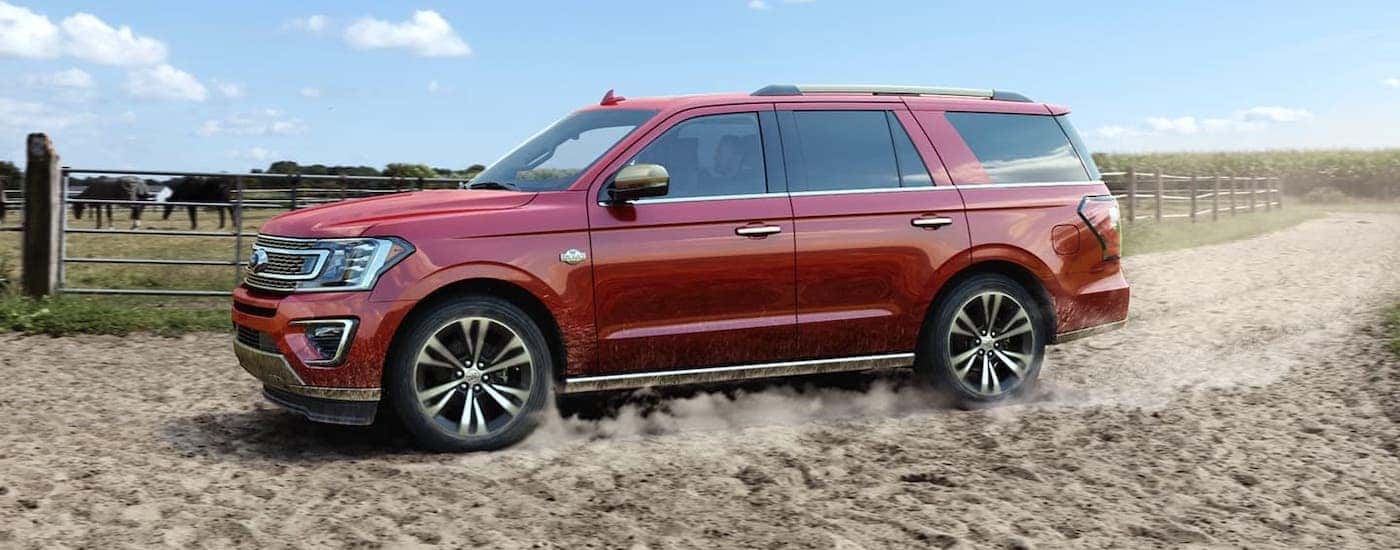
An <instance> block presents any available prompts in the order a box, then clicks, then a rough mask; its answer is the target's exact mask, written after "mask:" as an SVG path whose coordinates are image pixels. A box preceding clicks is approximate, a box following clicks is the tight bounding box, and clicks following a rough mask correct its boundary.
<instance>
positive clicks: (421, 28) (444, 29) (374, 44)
mask: <svg viewBox="0 0 1400 550" xmlns="http://www.w3.org/2000/svg"><path fill="white" fill-rule="evenodd" d="M345 42H346V43H347V44H349V45H350V47H352V48H355V49H358V50H375V49H384V48H403V49H407V50H410V51H412V52H413V53H415V54H417V55H420V56H423V57H452V56H462V55H470V54H471V53H472V50H471V47H469V46H467V43H466V42H464V41H463V40H462V38H461V37H460V36H457V31H454V30H452V24H450V23H448V22H447V20H446V19H443V17H442V16H441V15H438V13H437V12H435V11H430V10H422V11H416V12H414V13H413V18H412V19H409V20H407V21H402V22H399V23H393V22H389V21H383V20H380V19H374V18H372V17H364V18H361V19H360V20H358V21H355V22H354V23H352V24H351V25H350V26H349V27H346V29H345Z"/></svg>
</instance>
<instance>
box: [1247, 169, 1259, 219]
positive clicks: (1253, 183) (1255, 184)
mask: <svg viewBox="0 0 1400 550" xmlns="http://www.w3.org/2000/svg"><path fill="white" fill-rule="evenodd" d="M1258 194H1259V180H1257V179H1254V178H1253V177H1251V178H1249V213H1250V214H1253V213H1254V196H1255V195H1258Z"/></svg>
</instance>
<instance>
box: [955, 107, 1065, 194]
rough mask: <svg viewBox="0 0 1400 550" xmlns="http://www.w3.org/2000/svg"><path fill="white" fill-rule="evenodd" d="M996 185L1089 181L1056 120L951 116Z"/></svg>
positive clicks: (996, 115) (957, 114)
mask: <svg viewBox="0 0 1400 550" xmlns="http://www.w3.org/2000/svg"><path fill="white" fill-rule="evenodd" d="M946 116H947V117H948V122H949V123H951V124H952V125H953V128H955V129H957V131H958V134H960V135H962V139H963V142H965V143H967V146H968V148H969V149H971V150H972V154H973V155H974V156H976V157H977V160H978V161H979V162H981V163H982V170H983V171H985V172H986V173H987V177H989V178H991V182H992V183H1039V182H1061V181H1089V174H1088V172H1086V171H1085V170H1084V164H1083V163H1081V162H1080V161H1079V157H1078V156H1077V155H1076V154H1075V150H1074V146H1073V145H1071V144H1070V141H1069V138H1068V137H1066V136H1065V132H1064V130H1062V129H1061V128H1060V124H1059V123H1058V122H1057V121H1056V120H1055V117H1052V116H1049V115H1045V116H1041V115H1016V114H1003V113H947V115H946Z"/></svg>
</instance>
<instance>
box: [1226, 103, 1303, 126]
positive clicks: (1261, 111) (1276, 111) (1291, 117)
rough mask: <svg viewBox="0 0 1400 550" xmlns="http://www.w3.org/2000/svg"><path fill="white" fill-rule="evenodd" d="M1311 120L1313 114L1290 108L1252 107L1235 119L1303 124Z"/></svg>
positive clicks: (1236, 115) (1240, 112) (1237, 114)
mask: <svg viewBox="0 0 1400 550" xmlns="http://www.w3.org/2000/svg"><path fill="white" fill-rule="evenodd" d="M1310 118H1312V113H1310V112H1308V111H1307V110H1305V109H1290V108H1288V107H1272V106H1261V107H1250V108H1248V109H1245V110H1243V111H1239V112H1237V113H1235V119H1236V120H1240V121H1243V122H1301V121H1304V120H1308V119H1310Z"/></svg>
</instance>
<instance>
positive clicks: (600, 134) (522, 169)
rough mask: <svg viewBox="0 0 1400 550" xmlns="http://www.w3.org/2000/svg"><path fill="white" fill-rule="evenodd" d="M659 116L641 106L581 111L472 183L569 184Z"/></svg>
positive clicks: (540, 187) (552, 187)
mask: <svg viewBox="0 0 1400 550" xmlns="http://www.w3.org/2000/svg"><path fill="white" fill-rule="evenodd" d="M655 115H656V111H649V110H638V109H605V110H596V111H579V112H576V113H574V114H571V115H569V116H566V117H564V118H562V119H560V120H559V122H555V123H554V124H552V125H550V126H549V127H548V128H545V129H544V131H542V132H540V133H538V134H535V137H532V138H530V139H528V140H525V143H522V144H520V146H519V147H516V148H515V150H514V151H511V152H510V153H508V154H506V156H505V157H503V158H502V159H501V160H498V161H496V162H495V164H492V165H491V167H490V168H487V169H486V170H484V171H482V172H481V173H480V174H477V176H476V177H475V178H472V183H474V184H478V183H480V184H486V183H501V184H507V185H510V186H514V187H517V188H519V189H520V190H522V191H560V190H563V189H566V188H568V187H569V185H571V184H573V183H574V180H575V179H578V176H579V174H582V173H583V171H584V170H587V169H588V167H589V166H592V165H593V163H594V162H597V161H598V158H599V157H601V156H603V153H605V152H607V150H608V149H611V148H612V146H613V145H616V144H617V142H619V141H622V138H624V137H627V134H630V133H632V130H635V129H637V126H640V125H641V124H642V123H643V122H646V121H647V119H650V118H651V117H652V116H655Z"/></svg>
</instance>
